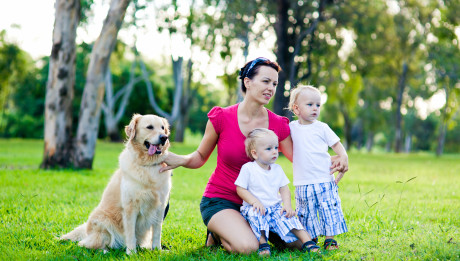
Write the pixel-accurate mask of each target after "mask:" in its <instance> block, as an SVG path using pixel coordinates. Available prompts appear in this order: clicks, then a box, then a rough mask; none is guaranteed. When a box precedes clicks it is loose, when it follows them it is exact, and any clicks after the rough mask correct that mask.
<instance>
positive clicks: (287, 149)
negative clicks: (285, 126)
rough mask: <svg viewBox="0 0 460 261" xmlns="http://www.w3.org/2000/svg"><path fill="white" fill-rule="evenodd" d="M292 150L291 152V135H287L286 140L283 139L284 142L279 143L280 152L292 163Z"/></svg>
mask: <svg viewBox="0 0 460 261" xmlns="http://www.w3.org/2000/svg"><path fill="white" fill-rule="evenodd" d="M292 150H293V145H292V138H291V135H289V136H288V137H287V138H285V139H284V140H282V141H281V142H280V151H281V152H282V153H283V155H284V156H285V157H286V158H287V159H288V160H290V161H291V162H292V154H293V152H292Z"/></svg>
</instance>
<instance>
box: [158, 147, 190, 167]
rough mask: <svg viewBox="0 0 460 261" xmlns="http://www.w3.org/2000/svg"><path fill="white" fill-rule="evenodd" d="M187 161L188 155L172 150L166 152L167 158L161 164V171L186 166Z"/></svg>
mask: <svg viewBox="0 0 460 261" xmlns="http://www.w3.org/2000/svg"><path fill="white" fill-rule="evenodd" d="M186 162H187V156H182V155H177V154H174V153H172V152H168V153H167V154H166V158H165V160H164V161H163V162H162V164H161V168H160V172H165V171H168V170H172V169H175V168H177V167H180V166H184V164H185V163H186Z"/></svg>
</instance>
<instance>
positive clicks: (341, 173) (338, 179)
mask: <svg viewBox="0 0 460 261" xmlns="http://www.w3.org/2000/svg"><path fill="white" fill-rule="evenodd" d="M343 175H345V173H343V172H339V174H337V176H336V177H335V180H334V181H335V184H336V185H338V184H339V181H340V180H341V179H342V178H343Z"/></svg>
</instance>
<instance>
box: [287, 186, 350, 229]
mask: <svg viewBox="0 0 460 261" xmlns="http://www.w3.org/2000/svg"><path fill="white" fill-rule="evenodd" d="M295 200H296V206H297V215H298V217H299V220H300V222H301V223H302V225H303V226H304V227H305V228H306V230H307V232H308V233H310V235H311V237H312V238H315V237H318V236H335V235H338V234H342V233H345V232H347V231H348V228H347V224H346V223H345V218H344V216H343V212H342V206H341V204H340V202H341V201H340V197H339V193H338V187H337V184H335V182H334V181H331V182H325V183H319V184H310V185H303V186H296V188H295Z"/></svg>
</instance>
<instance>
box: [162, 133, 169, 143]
mask: <svg viewBox="0 0 460 261" xmlns="http://www.w3.org/2000/svg"><path fill="white" fill-rule="evenodd" d="M167 140H168V136H166V135H163V134H161V135H160V143H161V145H165V143H166V141H167Z"/></svg>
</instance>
